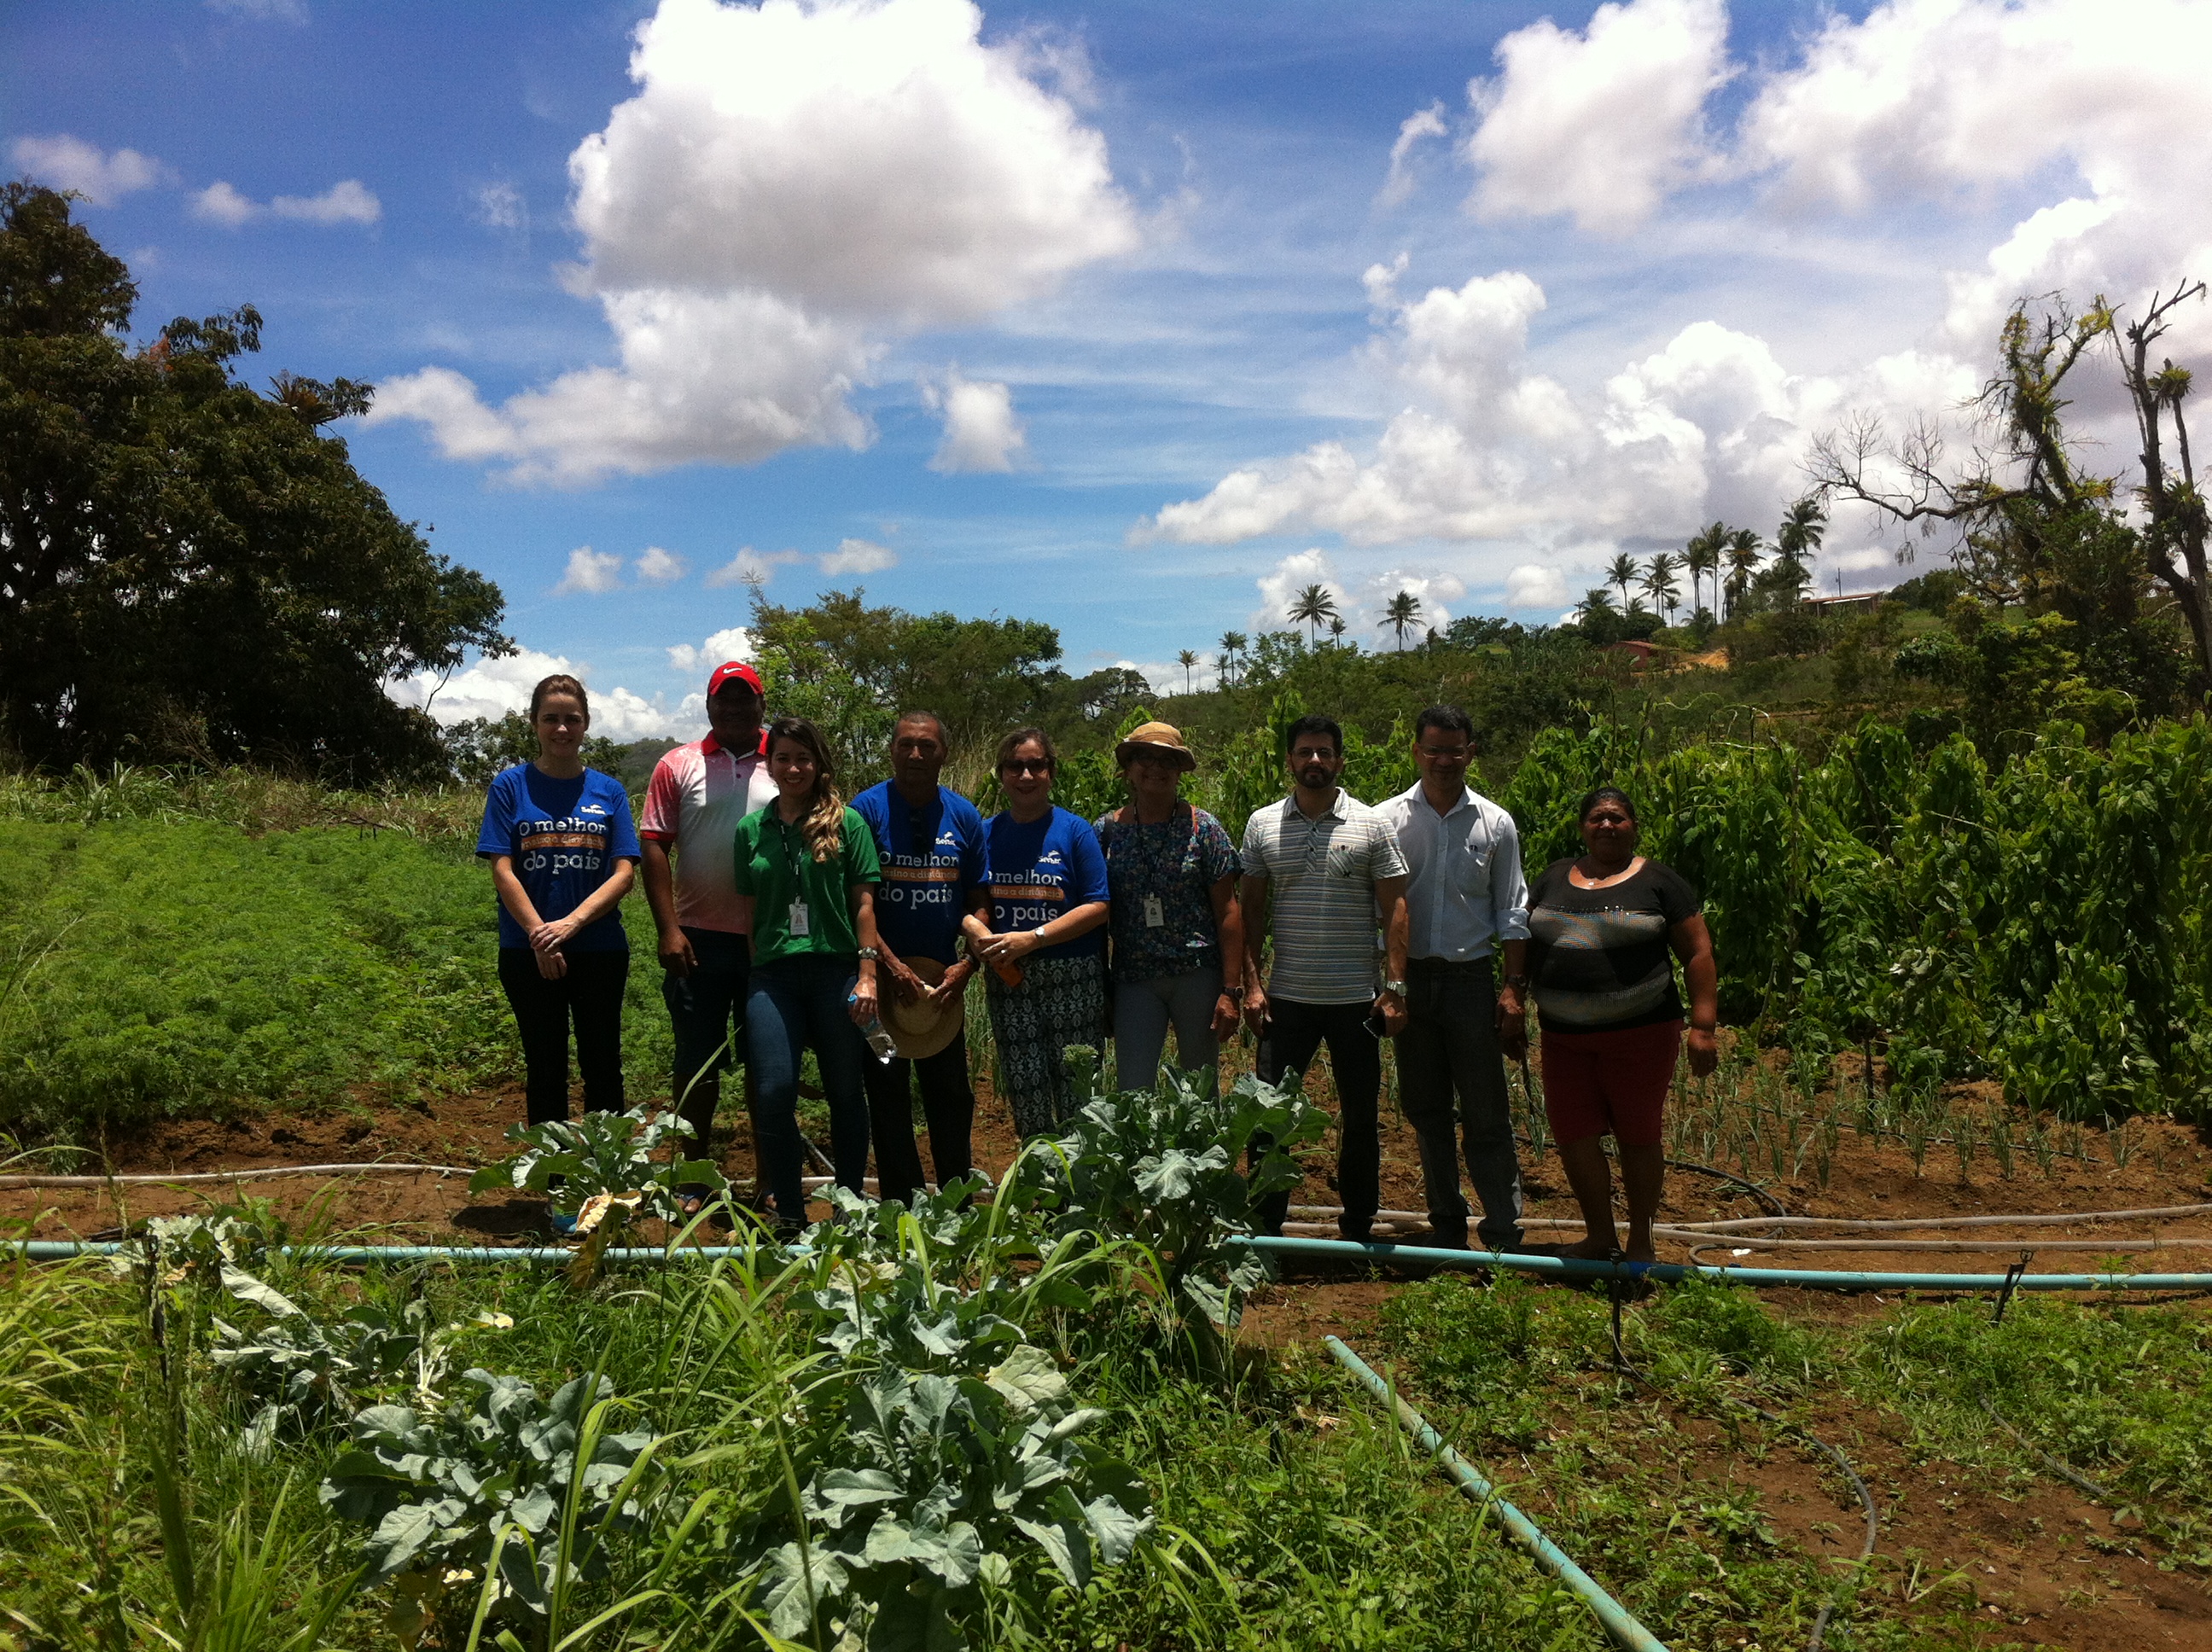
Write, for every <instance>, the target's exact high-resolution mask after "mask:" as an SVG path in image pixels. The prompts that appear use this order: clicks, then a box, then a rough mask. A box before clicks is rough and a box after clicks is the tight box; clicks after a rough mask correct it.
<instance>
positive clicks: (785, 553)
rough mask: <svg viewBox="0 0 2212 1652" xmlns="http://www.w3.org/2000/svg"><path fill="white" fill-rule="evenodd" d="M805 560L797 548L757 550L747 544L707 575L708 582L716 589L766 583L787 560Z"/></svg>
mask: <svg viewBox="0 0 2212 1652" xmlns="http://www.w3.org/2000/svg"><path fill="white" fill-rule="evenodd" d="M801 560H803V559H802V558H801V557H800V556H799V553H798V552H797V551H795V550H769V551H760V550H754V549H753V548H752V547H751V546H750V545H747V546H746V547H745V548H744V550H740V551H739V552H738V554H737V555H736V556H732V558H730V560H729V561H728V562H725V563H723V564H722V565H721V567H720V568H714V569H713V570H712V571H710V572H709V573H708V575H707V584H708V586H710V587H712V588H714V589H721V588H723V587H726V586H733V585H766V584H767V583H768V582H769V580H772V579H774V578H775V570H776V569H777V568H779V567H781V566H782V565H783V564H784V563H786V562H799V561H801Z"/></svg>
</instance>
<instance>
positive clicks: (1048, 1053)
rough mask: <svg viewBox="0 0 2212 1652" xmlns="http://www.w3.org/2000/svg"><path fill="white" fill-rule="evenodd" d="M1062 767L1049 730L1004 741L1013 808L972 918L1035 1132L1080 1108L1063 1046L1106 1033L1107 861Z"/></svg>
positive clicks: (1014, 1092) (1017, 1105)
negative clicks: (1072, 807)
mask: <svg viewBox="0 0 2212 1652" xmlns="http://www.w3.org/2000/svg"><path fill="white" fill-rule="evenodd" d="M1059 762H1060V759H1059V755H1058V754H1057V753H1056V752H1054V750H1053V746H1052V739H1051V738H1050V737H1049V736H1048V735H1047V734H1046V733H1045V732H1044V731H1043V730H1042V729H1041V728H1018V729H1016V730H1015V731H1014V732H1012V734H1009V735H1008V736H1006V738H1005V739H1003V740H1001V741H1000V742H999V788H1000V790H1001V791H1002V792H1004V793H1006V807H1005V808H1004V809H1003V810H1001V811H1000V812H999V813H997V814H995V815H994V816H992V817H991V818H990V819H989V820H988V821H987V822H986V823H985V824H984V827H983V886H982V887H981V889H980V890H977V891H976V895H975V908H974V910H972V911H971V912H969V914H968V916H967V917H966V918H965V919H964V920H963V921H962V923H961V929H962V931H963V932H964V933H965V934H966V935H967V937H968V950H969V954H970V955H971V956H972V957H975V958H976V959H977V960H978V961H980V962H981V963H982V964H983V966H984V967H985V968H986V969H988V970H989V971H990V972H991V973H990V976H989V979H988V981H987V983H986V987H985V995H986V997H987V999H988V1000H989V1002H990V1005H991V1031H992V1033H993V1035H994V1036H995V1037H996V1039H997V1040H998V1045H999V1082H1000V1085H1001V1086H1002V1088H1003V1089H1004V1091H1005V1094H1006V1105H1007V1107H1008V1108H1011V1109H1012V1113H1013V1115H1014V1128H1015V1130H1016V1131H1017V1132H1018V1133H1020V1134H1021V1135H1022V1136H1024V1138H1026V1137H1030V1136H1034V1135H1037V1134H1040V1133H1042V1132H1044V1131H1048V1130H1051V1129H1054V1128H1055V1127H1058V1126H1059V1125H1060V1124H1061V1123H1063V1122H1065V1121H1066V1120H1067V1119H1068V1118H1069V1117H1070V1116H1071V1115H1072V1114H1073V1112H1074V1110H1075V1108H1074V1105H1073V1097H1072V1096H1070V1095H1069V1094H1068V1089H1067V1075H1066V1070H1065V1069H1064V1068H1063V1066H1061V1056H1062V1053H1063V1052H1064V1051H1065V1050H1066V1048H1067V1047H1068V1046H1069V1045H1070V1044H1089V1045H1091V1046H1092V1047H1093V1048H1096V1047H1097V1045H1098V1043H1099V1042H1100V1041H1101V1040H1102V1039H1103V1038H1104V1036H1105V1033H1106V969H1105V963H1106V958H1105V953H1106V937H1105V936H1104V934H1103V933H1102V932H1101V929H1102V926H1103V925H1104V923H1105V921H1106V912H1107V891H1106V857H1105V856H1104V855H1103V854H1101V853H1099V850H1098V835H1097V833H1096V832H1094V831H1092V830H1091V824H1090V823H1089V822H1088V821H1086V820H1085V819H1084V818H1083V817H1081V816H1079V815H1072V814H1070V813H1068V811H1066V810H1065V809H1060V808H1055V807H1054V805H1053V801H1052V777H1053V771H1054V769H1055V768H1058V767H1059Z"/></svg>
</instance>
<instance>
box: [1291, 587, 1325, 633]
mask: <svg viewBox="0 0 2212 1652" xmlns="http://www.w3.org/2000/svg"><path fill="white" fill-rule="evenodd" d="M1288 617H1289V619H1290V622H1291V624H1293V625H1310V626H1312V627H1313V629H1314V634H1313V646H1314V647H1316V648H1318V647H1321V628H1322V622H1323V621H1325V620H1333V619H1334V618H1335V617H1336V598H1334V597H1332V596H1330V595H1329V594H1328V586H1325V585H1310V586H1306V587H1305V589H1304V590H1303V591H1301V592H1298V594H1297V596H1295V597H1293V598H1291V606H1290V611H1289V615H1288Z"/></svg>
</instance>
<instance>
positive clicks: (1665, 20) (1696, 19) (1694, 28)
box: [1394, 0, 1730, 235]
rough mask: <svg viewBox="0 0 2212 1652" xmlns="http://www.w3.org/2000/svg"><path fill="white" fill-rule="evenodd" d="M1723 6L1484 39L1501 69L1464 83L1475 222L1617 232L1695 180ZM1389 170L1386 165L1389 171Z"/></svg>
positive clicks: (1663, 2)
mask: <svg viewBox="0 0 2212 1652" xmlns="http://www.w3.org/2000/svg"><path fill="white" fill-rule="evenodd" d="M1727 54H1728V9H1727V7H1726V6H1725V5H1724V4H1723V0H1628V3H1627V4H1626V5H1602V6H1600V7H1599V8H1598V9H1597V11H1596V13H1595V15H1593V16H1592V17H1591V19H1590V21H1589V28H1588V29H1587V30H1585V31H1583V33H1579V34H1577V33H1575V32H1574V31H1572V30H1571V29H1562V28H1560V27H1559V26H1558V25H1557V24H1555V23H1553V21H1551V19H1549V18H1548V17H1547V18H1545V19H1543V20H1542V21H1539V22H1534V23H1531V24H1529V25H1528V27H1526V28H1522V29H1517V30H1516V31H1515V32H1514V33H1510V34H1509V35H1507V36H1506V37H1505V38H1504V39H1502V40H1500V41H1499V42H1498V51H1497V59H1498V65H1499V67H1500V69H1501V70H1502V71H1503V72H1502V73H1500V74H1499V75H1498V76H1497V77H1496V78H1495V79H1493V80H1488V81H1483V80H1477V81H1474V82H1470V83H1469V84H1468V101H1469V102H1471V103H1472V104H1473V105H1474V108H1475V110H1476V112H1477V113H1478V114H1479V115H1480V117H1481V124H1480V125H1478V126H1477V127H1476V129H1475V131H1474V135H1473V136H1472V137H1469V138H1468V143H1467V148H1466V158H1467V159H1468V161H1469V162H1470V163H1471V164H1472V165H1473V166H1474V168H1475V171H1476V173H1477V175H1478V176H1477V181H1476V183H1475V186H1474V193H1473V194H1472V195H1471V196H1470V197H1468V205H1469V207H1470V208H1472V209H1473V210H1474V211H1475V213H1476V214H1477V215H1478V216H1481V217H1484V218H1491V219H1497V218H1508V217H1544V216H1549V215H1552V214H1554V213H1571V214H1573V215H1574V217H1575V221H1576V222H1577V223H1578V224H1579V225H1580V226H1581V227H1582V228H1584V229H1586V230H1591V231H1595V232H1596V233H1598V234H1607V235H1618V234H1626V233H1627V232H1628V231H1630V230H1632V229H1634V228H1637V227H1638V225H1640V224H1642V223H1643V222H1644V220H1646V219H1647V218H1649V217H1650V216H1651V214H1652V212H1653V211H1654V210H1656V208H1657V206H1658V205H1659V203H1660V202H1661V200H1662V199H1663V198H1664V197H1665V196H1666V194H1667V193H1668V191H1669V190H1671V189H1674V188H1675V187H1676V186H1678V185H1680V184H1682V183H1685V182H1686V181H1688V180H1690V179H1695V178H1697V177H1699V176H1701V175H1704V174H1705V173H1707V172H1709V171H1710V170H1711V165H1712V161H1713V156H1712V155H1711V150H1710V149H1709V146H1708V144H1707V141H1706V138H1705V130H1704V121H1703V112H1704V106H1705V98H1706V96H1707V95H1708V94H1710V93H1711V92H1712V91H1713V90H1714V89H1715V88H1718V87H1719V86H1721V85H1723V83H1724V82H1726V81H1727V80H1728V79H1729V75H1730V70H1729V65H1728V59H1727ZM1394 171H1395V167H1394Z"/></svg>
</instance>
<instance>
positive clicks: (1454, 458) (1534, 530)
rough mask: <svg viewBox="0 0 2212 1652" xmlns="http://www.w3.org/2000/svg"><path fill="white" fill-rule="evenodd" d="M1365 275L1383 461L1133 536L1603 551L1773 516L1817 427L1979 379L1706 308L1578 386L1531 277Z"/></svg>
mask: <svg viewBox="0 0 2212 1652" xmlns="http://www.w3.org/2000/svg"><path fill="white" fill-rule="evenodd" d="M1366 283H1367V288H1368V292H1369V295H1370V299H1372V300H1373V301H1375V302H1376V306H1377V307H1378V310H1379V319H1378V322H1377V325H1378V329H1379V331H1378V334H1377V337H1376V339H1375V341H1374V343H1373V345H1372V347H1371V349H1370V357H1369V359H1370V364H1371V365H1373V366H1374V367H1376V368H1378V369H1380V370H1381V371H1383V372H1384V373H1386V374H1389V375H1390V376H1391V377H1392V378H1393V379H1394V380H1395V382H1396V383H1397V385H1398V386H1400V387H1401V389H1402V390H1403V391H1404V392H1406V393H1407V396H1408V398H1409V400H1410V403H1411V404H1410V405H1408V406H1407V407H1406V408H1405V409H1404V410H1402V411H1401V412H1399V413H1398V414H1396V415H1395V416H1394V417H1392V418H1391V419H1390V420H1389V422H1387V424H1385V426H1384V427H1383V431H1382V434H1381V435H1380V437H1379V438H1378V439H1377V440H1376V443H1375V446H1374V451H1373V452H1372V454H1371V456H1369V457H1365V458H1363V457H1361V456H1360V455H1359V454H1358V453H1355V452H1353V450H1352V448H1351V447H1350V446H1348V445H1346V444H1345V443H1343V442H1337V441H1330V442H1322V443H1319V444H1317V445H1316V446H1312V447H1310V448H1308V449H1306V450H1305V451H1304V452H1301V453H1297V454H1294V455H1292V456H1291V457H1289V458H1287V459H1276V460H1272V461H1268V462H1266V463H1262V464H1259V465H1249V466H1247V467H1244V468H1243V469H1240V470H1237V471H1232V472H1231V473H1230V474H1229V475H1228V476H1226V477H1224V478H1223V479H1222V480H1221V481H1220V482H1219V483H1217V484H1215V486H1214V488H1213V489H1212V491H1211V492H1209V493H1208V494H1206V495H1205V496H1203V497H1202V498H1199V499H1195V500H1186V501H1181V502H1179V503H1176V504H1171V505H1169V506H1166V507H1164V508H1163V509H1161V510H1160V511H1158V513H1155V514H1154V515H1153V516H1152V517H1151V518H1149V519H1145V520H1143V521H1140V522H1139V523H1138V524H1137V525H1136V526H1135V528H1134V529H1133V531H1132V538H1133V539H1135V540H1137V541H1139V542H1140V543H1141V542H1143V541H1146V540H1154V539H1165V540H1170V541H1176V542H1181V543H1186V544H1235V543H1237V542H1240V541H1243V540H1248V539H1253V538H1260V537H1262V536H1265V535H1270V534H1276V533H1285V532H1297V531H1305V530H1310V529H1320V530H1325V531H1334V532H1336V533H1339V534H1340V535H1342V536H1343V537H1344V538H1346V540H1348V541H1350V542H1351V543H1352V544H1362V545H1385V544H1408V543H1411V542H1415V541H1419V540H1443V541H1447V542H1455V543H1459V544H1484V543H1492V544H1495V543H1498V542H1504V543H1509V544H1510V543H1515V542H1518V543H1519V544H1522V546H1523V547H1524V549H1525V548H1533V547H1534V546H1535V545H1545V546H1557V545H1559V544H1561V543H1562V542H1565V541H1571V542H1573V543H1575V544H1578V545H1579V546H1581V547H1582V548H1583V550H1585V551H1587V552H1589V554H1591V555H1596V554H1599V553H1600V552H1601V551H1602V550H1606V549H1607V548H1608V547H1609V544H1610V543H1611V542H1613V541H1617V540H1618V539H1620V538H1624V537H1630V538H1638V539H1639V540H1649V539H1652V538H1660V539H1664V538H1674V537H1676V536H1686V535H1688V534H1689V533H1691V532H1692V531H1695V530H1696V529H1697V527H1699V525H1702V524H1703V523H1705V522H1706V521H1709V520H1711V519H1712V518H1714V517H1716V516H1721V517H1725V518H1727V519H1729V520H1731V521H1738V522H1750V523H1764V522H1766V521H1771V520H1772V519H1774V518H1775V517H1776V515H1777V514H1778V512H1779V511H1780V509H1781V508H1782V507H1783V505H1784V504H1785V503H1786V502H1787V501H1789V500H1790V499H1792V498H1794V497H1796V495H1798V494H1799V493H1801V492H1802V491H1803V489H1804V487H1805V477H1804V475H1803V473H1802V469H1801V465H1802V456H1803V454H1804V452H1805V447H1806V444H1807V442H1808V440H1810V438H1811V437H1812V435H1814V434H1816V433H1818V432H1820V431H1821V430H1825V429H1827V428H1832V427H1833V426H1834V425H1835V424H1836V423H1838V422H1839V421H1840V420H1841V418H1842V417H1843V416H1844V415H1845V414H1846V413H1848V412H1849V411H1850V410H1853V409H1855V408H1860V407H1865V408H1869V409H1874V410H1887V411H1890V412H1892V413H1893V414H1917V413H1920V412H1923V411H1925V410H1930V409H1940V408H1942V407H1945V406H1947V405H1954V404H1957V403H1958V402H1959V401H1960V400H1961V399H1962V398H1964V397H1966V396H1968V395H1971V394H1972V391H1973V389H1974V388H1975V379H1974V375H1973V374H1972V370H1971V369H1970V368H1969V367H1966V365H1965V364H1964V363H1962V362H1960V361H1955V360H1954V359H1952V358H1950V357H1948V356H1944V355H1918V354H1917V353H1914V352H1905V353H1902V354H1899V355H1892V356H1888V357H1884V358H1882V359H1881V360H1878V361H1874V362H1872V363H1869V365H1868V366H1867V367H1863V368H1862V369H1860V370H1858V371H1857V372H1856V373H1854V374H1850V375H1847V376H1844V377H1840V378H1838V377H1829V376H1822V375H1817V374H1793V373H1791V372H1790V371H1789V370H1788V369H1787V368H1785V367H1784V365H1783V364H1782V363H1781V361H1779V360H1778V358H1777V357H1776V356H1775V355H1774V353H1773V351H1772V350H1771V349H1770V348H1769V347H1768V345H1767V344H1766V343H1765V341H1764V340H1763V339H1760V338H1758V337H1753V336H1752V335H1749V334H1747V333H1743V332H1740V331H1735V330H1734V329H1732V328H1729V327H1725V326H1723V325H1720V324H1719V323H1717V322H1714V321H1710V320H1707V321H1697V322H1692V324H1690V325H1687V326H1686V327H1683V328H1681V329H1680V330H1679V331H1677V332H1676V333H1675V334H1674V337H1672V338H1670V339H1668V341H1667V343H1666V344H1665V345H1664V347H1663V348H1662V349H1658V350H1656V351H1655V352H1653V353H1651V354H1650V355H1645V356H1644V357H1642V358H1641V359H1638V360H1636V361H1630V362H1628V363H1627V364H1626V365H1625V366H1624V367H1621V368H1620V370H1619V371H1618V372H1616V373H1614V374H1612V375H1611V376H1610V377H1609V378H1607V379H1606V380H1604V381H1603V382H1602V383H1601V384H1599V385H1595V386H1587V387H1585V388H1583V389H1582V390H1580V391H1579V392H1577V391H1573V390H1571V389H1570V388H1569V387H1567V386H1564V385H1562V384H1560V383H1559V381H1557V380H1553V379H1552V378H1549V377H1547V376H1546V375H1544V374H1539V373H1537V372H1535V371H1534V369H1533V367H1532V366H1531V364H1530V362H1529V361H1528V324H1529V321H1530V319H1532V318H1533V317H1534V316H1535V315H1536V314H1538V313H1541V310H1542V308H1543V307H1544V294H1543V291H1542V289H1541V288H1539V287H1538V286H1537V285H1536V283H1535V282H1533V281H1531V280H1530V279H1529V278H1528V276H1525V275H1523V274H1522V273H1520V272H1518V271H1515V270H1506V271H1501V272H1499V273H1498V274H1496V275H1492V276H1476V277H1475V278H1474V279H1473V280H1470V281H1468V282H1466V283H1465V284H1464V285H1462V286H1461V287H1458V288H1444V287H1439V288H1432V289H1431V290H1430V291H1429V292H1428V293H1426V294H1425V295H1422V296H1421V297H1419V298H1418V299H1412V300H1406V299H1401V298H1400V297H1399V296H1398V295H1397V293H1396V290H1395V276H1394V275H1393V272H1392V271H1390V270H1385V269H1383V268H1381V267H1380V266H1377V267H1376V268H1375V269H1372V270H1369V271H1368V272H1367V277H1366ZM1304 555H1306V556H1319V555H1320V553H1319V552H1317V551H1310V552H1307V553H1304ZM1521 560H1522V562H1526V560H1527V559H1526V556H1525V555H1524V556H1522V559H1521ZM1308 577H1311V576H1310V575H1309V576H1308ZM1290 583H1292V584H1298V583H1304V580H1293V581H1290Z"/></svg>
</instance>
